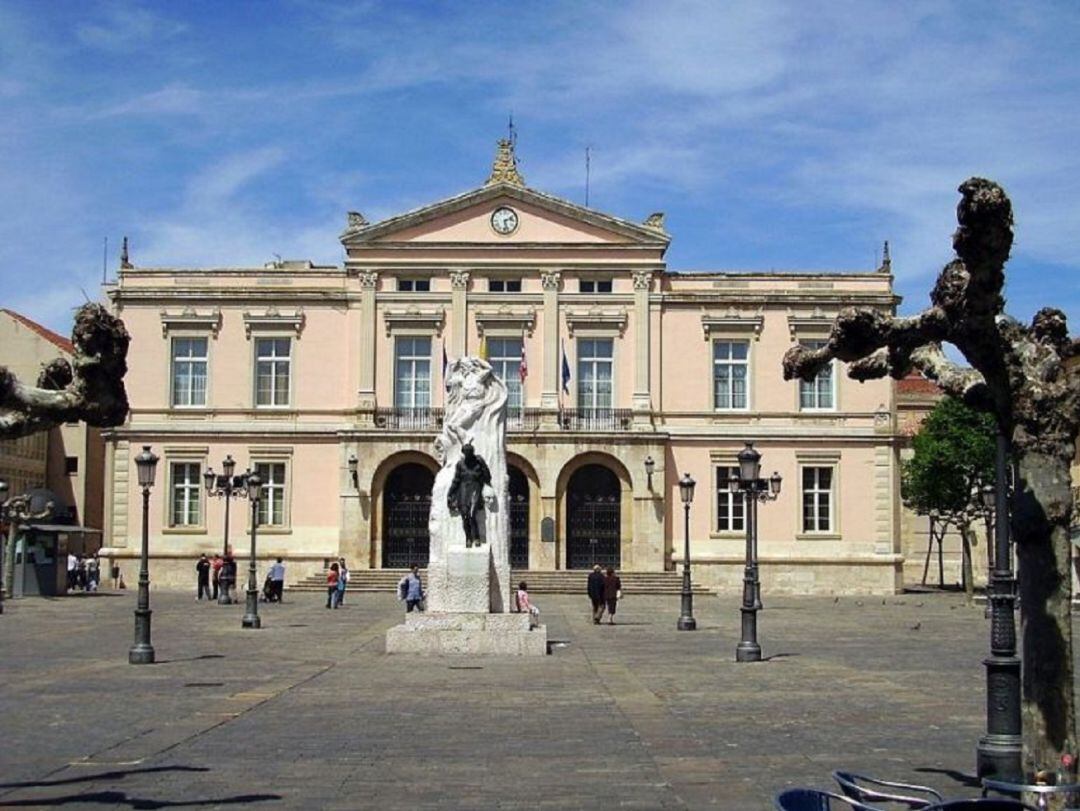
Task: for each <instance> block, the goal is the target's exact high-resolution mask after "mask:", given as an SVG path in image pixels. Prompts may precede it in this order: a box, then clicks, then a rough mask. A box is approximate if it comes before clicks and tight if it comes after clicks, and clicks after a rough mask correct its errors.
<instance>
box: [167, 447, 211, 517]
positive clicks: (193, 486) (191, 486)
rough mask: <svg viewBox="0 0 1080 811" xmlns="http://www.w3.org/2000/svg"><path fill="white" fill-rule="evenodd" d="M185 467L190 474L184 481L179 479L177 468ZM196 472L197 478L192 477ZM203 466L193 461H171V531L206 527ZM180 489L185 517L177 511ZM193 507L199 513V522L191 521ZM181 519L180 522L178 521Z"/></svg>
mask: <svg viewBox="0 0 1080 811" xmlns="http://www.w3.org/2000/svg"><path fill="white" fill-rule="evenodd" d="M181 466H183V467H184V468H186V470H187V473H188V474H189V475H188V477H187V478H186V479H184V480H183V481H181V480H179V479H178V478H177V475H176V474H177V468H178V467H181ZM192 469H194V470H195V477H194V479H192V478H191V477H190V472H191V470H192ZM202 471H203V466H202V463H201V462H198V461H195V460H193V459H170V460H169V504H168V512H169V521H168V527H169V529H183V530H190V529H202V528H203V527H205V525H206V504H205V499H204V498H203V481H202ZM178 488H182V490H183V493H184V497H183V507H182V508H181V510H182V512H183V515H178V514H177V511H176V503H177V502H176V495H177V490H178ZM192 507H194V509H195V510H196V511H197V512H198V515H197V516H196V517H197V518H198V520H197V521H192V520H191V513H192ZM178 519H180V520H178Z"/></svg>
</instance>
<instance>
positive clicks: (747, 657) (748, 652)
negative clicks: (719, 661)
mask: <svg viewBox="0 0 1080 811" xmlns="http://www.w3.org/2000/svg"><path fill="white" fill-rule="evenodd" d="M735 661H736V662H760V661H761V645H759V644H758V643H757V642H740V643H739V644H738V645H737V646H736V648H735Z"/></svg>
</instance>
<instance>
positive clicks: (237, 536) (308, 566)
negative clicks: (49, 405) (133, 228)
mask: <svg viewBox="0 0 1080 811" xmlns="http://www.w3.org/2000/svg"><path fill="white" fill-rule="evenodd" d="M669 242H670V236H669V235H668V233H667V232H666V231H665V229H664V223H663V216H662V215H659V214H654V215H652V216H650V217H648V218H647V219H646V220H645V221H644V223H634V222H630V221H627V220H624V219H620V218H618V217H613V216H610V215H606V214H603V213H600V212H597V211H594V210H591V209H586V208H583V207H581V206H578V205H576V204H573V203H570V202H568V201H565V200H561V199H558V198H555V197H552V196H549V195H546V194H544V193H541V192H538V191H536V190H533V189H531V188H529V187H528V186H526V185H525V183H524V181H523V179H522V178H521V177H520V175H519V174H518V173H517V170H516V167H515V165H514V160H513V155H512V153H511V152H510V151H509V148H508V146H507V145H505V144H501V145H500V149H499V153H498V155H497V158H496V161H495V164H494V167H493V169H492V173H491V176H490V178H489V179H488V181H487V182H486V183H485V184H484V185H483V186H481V187H480V188H478V189H475V190H473V191H470V192H467V193H465V194H461V195H458V196H455V197H451V198H449V199H446V200H442V201H440V202H437V203H435V204H433V205H430V206H426V207H424V208H421V209H417V210H415V211H411V212H408V213H405V214H402V215H400V216H397V217H393V218H390V219H388V220H385V221H383V222H379V223H374V224H371V223H368V222H367V221H366V220H365V219H364V217H363V216H362V215H360V214H359V213H356V212H350V213H349V215H348V225H347V228H346V230H345V231H344V233H343V234H342V235H341V243H342V245H343V247H344V253H345V260H344V264H343V265H342V266H328V267H322V266H314V265H312V264H311V263H309V262H278V263H274V264H272V265H269V266H266V267H259V268H232V267H219V268H199V269H188V268H141V267H132V266H125V267H123V268H122V269H121V272H120V277H119V281H118V282H117V284H116V285H115V286H112V287H111V288H110V289H109V296H110V299H111V301H112V302H113V305H114V307H115V309H116V311H117V313H118V314H119V315H120V316H121V317H122V318H123V320H124V322H125V323H126V324H127V327H128V329H129V331H130V332H131V334H132V345H131V353H130V358H129V364H130V371H129V374H128V378H127V383H128V392H129V396H130V399H131V404H132V411H131V416H130V419H129V421H128V423H127V424H126V425H124V426H123V427H122V428H119V429H117V430H115V431H114V432H112V433H111V434H110V442H109V449H108V460H107V470H108V473H107V499H106V500H107V507H108V509H107V512H108V515H107V521H106V524H107V529H106V531H107V538H108V541H107V543H108V546H109V550H110V552H111V554H112V555H113V557H114V558H116V559H117V560H119V561H123V560H124V559H130V560H131V561H134V559H135V558H136V557H137V554H138V549H139V538H140V532H141V518H140V515H139V509H140V504H141V499H140V496H139V492H138V489H137V487H136V483H135V471H134V463H133V461H132V460H133V459H134V456H135V454H137V453H138V452H139V450H140V448H141V446H142V445H144V444H149V445H151V446H152V447H153V449H154V451H155V452H156V453H157V454H158V455H159V456H160V457H161V463H160V465H159V470H158V477H157V484H156V486H155V488H154V490H153V494H152V497H151V514H150V549H151V555H152V557H153V559H154V568H153V571H154V572H155V575H154V578H155V582H156V583H158V584H162V583H170V582H172V583H176V584H180V583H188V582H189V581H190V580H191V575H192V573H191V566H192V565H193V559H194V557H195V556H197V555H198V553H200V552H203V551H205V552H208V553H210V552H213V551H215V550H220V549H221V546H222V530H223V526H222V519H223V515H222V514H223V512H224V507H223V505H222V503H221V501H220V500H218V499H214V498H208V497H207V494H206V492H205V489H204V487H203V484H202V481H203V478H202V477H203V474H204V473H205V471H206V470H207V468H208V467H213V468H214V469H215V470H220V464H221V460H223V459H224V458H225V456H226V455H227V454H229V455H231V456H232V458H233V459H235V460H236V462H237V466H238V470H243V469H245V468H249V467H250V468H251V469H252V470H256V471H258V472H259V473H260V475H262V477H263V479H264V480H265V481H267V482H268V489H267V497H266V498H265V499H264V501H263V504H262V507H261V509H260V514H259V516H258V520H259V522H260V528H259V538H260V543H259V545H260V550H259V556H260V558H261V559H263V560H264V561H265V560H267V559H270V558H272V557H276V556H282V557H284V558H285V559H286V563H287V565H288V568H289V572H290V579H296V578H299V577H303V576H306V575H308V574H311V573H312V572H315V571H317V570H319V569H321V567H322V566H323V563H324V561H325V560H326V559H328V558H336V557H339V556H344V557H345V558H347V559H348V560H349V561H350V567H351V568H353V569H354V570H356V569H365V568H372V569H377V568H402V567H404V566H406V565H408V564H409V563H411V562H418V563H420V564H423V563H424V561H425V559H426V553H427V543H428V541H427V511H428V503H429V501H428V500H429V497H430V488H431V483H432V480H433V476H434V473H435V471H436V469H437V463H436V460H435V457H434V454H433V451H432V440H433V438H434V437H435V435H436V433H437V432H438V428H439V424H440V420H441V417H442V406H443V383H442V366H443V358H444V357H449V358H454V357H457V356H460V355H463V354H481V355H486V357H487V358H488V360H489V361H490V362H491V363H492V364H493V365H494V366H495V369H496V372H497V373H498V374H499V375H500V376H501V377H503V378H504V380H506V381H507V383H508V386H509V387H510V390H511V409H510V416H509V433H508V436H509V447H508V452H509V462H510V466H511V472H510V481H509V496H510V503H511V511H512V515H511V524H512V527H513V537H512V541H511V546H512V557H513V561H512V563H513V565H514V567H515V568H518V569H531V570H556V569H581V568H588V567H590V566H591V564H592V563H593V562H594V561H596V562H600V563H603V564H612V565H615V566H616V567H618V568H620V569H623V570H627V571H664V570H670V569H671V568H672V567H674V566H675V565H676V564H677V563H679V562H680V561H681V559H682V537H683V508H682V503H681V501H680V498H679V488H678V480H679V478H680V476H681V475H682V474H684V473H689V474H690V475H691V476H692V477H693V478H694V479H695V480H696V481H697V489H696V494H695V498H694V502H693V505H692V509H691V513H690V534H691V558H692V560H693V563H694V566H695V571H694V578H695V580H696V581H699V582H702V583H704V584H707V585H712V586H714V587H717V588H721V589H723V588H728V587H730V588H735V587H736V585H737V584H738V583H739V582H740V581H741V578H742V561H743V550H744V545H745V524H744V523H743V511H742V506H741V502H740V501H739V499H738V498H737V497H736V496H735V495H734V494H732V493H731V492H730V489H729V487H728V484H727V478H728V475H729V472H730V468H731V467H732V466H733V465H735V456H736V454H737V453H738V452H739V450H740V449H741V448H742V447H743V446H744V443H745V442H746V441H752V442H754V446H755V447H756V448H757V449H758V450H759V451H760V452H761V453H762V456H763V459H762V464H763V467H764V472H765V475H769V474H771V473H772V472H773V471H774V470H775V471H777V472H779V473H780V474H781V475H782V476H783V482H784V484H783V491H782V493H781V495H780V497H779V499H778V500H777V501H775V502H771V503H769V504H765V505H763V506H762V507H761V508H760V512H759V515H760V531H759V548H760V556H761V562H762V579H763V586H764V588H765V589H767V590H771V591H773V592H774V593H775V592H787V593H833V592H836V593H889V592H893V591H895V590H896V589H897V588H899V586H900V584H901V576H902V571H903V559H902V556H901V554H900V548H899V541H898V522H899V513H898V492H899V481H898V470H897V463H896V430H895V408H894V401H893V385H892V383H891V381H874V382H868V383H865V384H858V383H855V382H853V381H850V380H848V379H847V378H846V377H843V376H842V374H841V373H840V372H841V370H839V369H833V370H831V371H830V372H829V373H828V374H825V375H822V376H821V377H820V378H819V379H818V380H817V381H815V382H814V383H810V384H807V383H799V382H797V381H796V382H791V381H784V380H783V378H782V376H781V372H780V361H781V358H782V356H783V354H784V352H785V351H786V350H787V348H788V347H789V346H791V345H792V343H793V342H796V341H803V342H806V341H815V340H822V339H824V338H825V337H826V336H827V334H828V330H829V327H830V325H831V322H832V319H833V317H834V316H835V314H836V312H837V311H838V310H839V309H840V308H841V307H842V306H847V305H852V304H854V305H866V306H873V307H880V308H881V309H882V310H883V311H887V312H892V311H893V310H894V308H895V306H896V303H897V298H896V296H895V295H894V293H893V291H892V277H891V275H890V273H889V266H888V263H887V262H886V264H885V265H884V266H883V267H881V268H879V269H876V270H871V271H867V272H856V273H795V272H792V273H778V272H768V273H756V272H708V273H698V272H695V273H679V272H673V271H670V270H669V269H668V268H667V266H666V263H665V260H664V256H665V252H666V249H667V247H668V244H669ZM523 367H524V369H523ZM646 460H651V462H652V473H651V475H650V474H649V473H648V472H647V471H648V466H647V465H646ZM246 508H247V504H246V503H245V502H243V501H238V502H234V503H233V504H232V507H231V509H232V534H233V541H232V544H231V545H232V546H234V548H235V549H236V550H237V551H238V552H239V551H241V550H246V548H247V541H246V538H245V533H246V531H247V527H248V514H247V509H246ZM128 568H130V567H128Z"/></svg>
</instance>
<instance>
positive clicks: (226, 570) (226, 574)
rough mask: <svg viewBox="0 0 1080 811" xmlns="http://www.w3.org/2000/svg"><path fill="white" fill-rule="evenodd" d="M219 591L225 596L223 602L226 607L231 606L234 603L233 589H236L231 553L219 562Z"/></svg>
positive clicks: (234, 567) (234, 566) (234, 560)
mask: <svg viewBox="0 0 1080 811" xmlns="http://www.w3.org/2000/svg"><path fill="white" fill-rule="evenodd" d="M219 579H220V581H221V591H222V593H223V594H224V595H225V596H224V602H225V604H226V605H231V604H232V603H233V602H235V601H236V599H235V597H234V594H235V592H234V589H235V588H236V558H234V557H233V556H232V552H230V553H229V554H228V555H226V556H225V559H224V560H223V561H222V562H221V576H220V578H219Z"/></svg>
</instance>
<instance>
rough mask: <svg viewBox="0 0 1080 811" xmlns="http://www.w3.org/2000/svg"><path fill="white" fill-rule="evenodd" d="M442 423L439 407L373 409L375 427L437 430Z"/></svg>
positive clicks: (390, 429)
mask: <svg viewBox="0 0 1080 811" xmlns="http://www.w3.org/2000/svg"><path fill="white" fill-rule="evenodd" d="M442 424H443V409H441V408H377V409H375V427H376V428H383V429H385V430H387V431H438V430H440V429H441V428H442Z"/></svg>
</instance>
